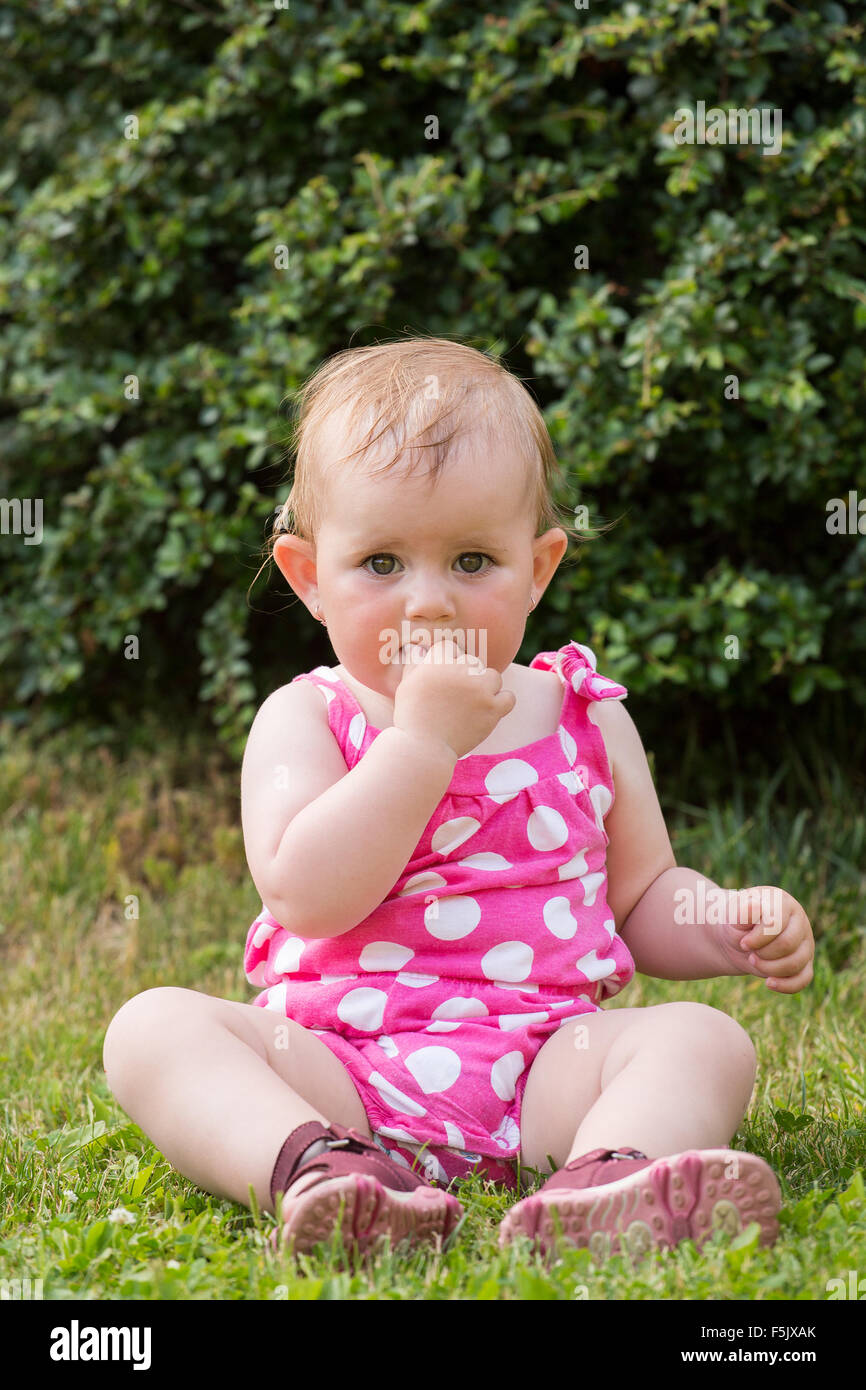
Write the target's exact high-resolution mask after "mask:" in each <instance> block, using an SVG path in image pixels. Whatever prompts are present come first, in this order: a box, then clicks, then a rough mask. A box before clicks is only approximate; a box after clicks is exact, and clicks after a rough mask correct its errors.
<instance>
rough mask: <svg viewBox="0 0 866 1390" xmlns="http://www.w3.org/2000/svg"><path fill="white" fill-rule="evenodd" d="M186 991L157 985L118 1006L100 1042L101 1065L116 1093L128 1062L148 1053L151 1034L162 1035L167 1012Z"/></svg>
mask: <svg viewBox="0 0 866 1390" xmlns="http://www.w3.org/2000/svg"><path fill="white" fill-rule="evenodd" d="M189 993H190V991H189V990H184V989H179V988H177V987H176V986H174V985H164V986H158V987H156V988H154V989H145V990H142V992H141V993H140V994H135V995H133V997H132V998H131V999H127V1001H126V1003H125V1004H122V1005H121V1007H120V1008H119V1009H118V1011H117V1013H116V1014H115V1015H114V1017H113V1018H112V1020H111V1022H110V1023H109V1025H108V1028H107V1029H106V1031H105V1037H104V1039H103V1042H102V1069H103V1071H104V1072H105V1074H106V1079H107V1081H108V1088H109V1090H110V1091H111V1092H112V1093H113V1094H114V1095H115V1096H116V1095H117V1090H118V1086H119V1085H121V1084H122V1080H123V1077H124V1076H125V1075H126V1074H127V1072H128V1070H129V1067H130V1065H131V1064H132V1063H134V1062H135V1060H136V1058H142V1057H143V1056H145V1055H146V1054H147V1053H148V1050H149V1049H150V1048H151V1045H152V1042H153V1040H154V1038H159V1037H160V1036H164V1033H165V1029H166V1026H167V1021H168V1015H169V1014H170V1013H171V1011H172V1010H173V1009H176V1008H177V1007H178V1005H179V1003H180V999H179V997H178V996H181V995H188V994H189ZM151 1055H152V1054H151Z"/></svg>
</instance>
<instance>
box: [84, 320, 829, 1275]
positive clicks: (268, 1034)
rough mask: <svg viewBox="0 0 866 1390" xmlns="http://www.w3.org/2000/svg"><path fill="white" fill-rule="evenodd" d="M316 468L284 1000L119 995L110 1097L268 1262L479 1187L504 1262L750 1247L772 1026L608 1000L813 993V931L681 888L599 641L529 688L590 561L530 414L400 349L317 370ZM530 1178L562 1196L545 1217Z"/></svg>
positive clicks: (310, 437)
mask: <svg viewBox="0 0 866 1390" xmlns="http://www.w3.org/2000/svg"><path fill="white" fill-rule="evenodd" d="M296 442H297V462H296V467H295V474H294V480H293V486H292V491H291V493H290V495H289V499H288V501H287V503H286V505H285V507H284V508H282V509H281V513H280V517H279V520H278V523H277V527H276V534H275V538H274V541H273V555H274V559H275V560H276V563H277V565H278V567H279V569H280V571H281V572H282V574H283V575H284V576H285V579H286V580H287V582H288V583H289V585H290V586H291V588H292V589H293V590H294V592H295V593H296V594H297V595H298V596H299V598H300V599H301V600H302V602H303V603H304V604H305V605H306V606H307V607H308V608H309V609H310V611H311V612H312V613H313V615H314V616H315V618H317V619H318V620H319V621H320V622H322V623H323V624H324V626H325V627H326V628H327V632H328V637H329V640H330V643H331V646H332V648H333V650H334V653H335V654H336V657H337V660H338V662H339V664H338V665H336V666H317V667H316V668H315V669H314V670H312V671H309V672H304V673H303V674H300V675H298V676H296V677H295V678H294V680H292V681H291V682H290V683H288V684H286V685H283V686H282V687H280V688H279V689H278V690H275V691H274V692H273V693H272V694H271V695H270V696H269V697H268V698H267V699H266V700H265V701H264V703H263V704H262V706H261V709H260V710H259V711H258V714H257V715H256V718H255V721H254V723H253V726H252V729H251V731H250V735H249V741H248V744H247V748H246V753H245V757H244V765H243V774H242V815H243V829H244V837H245V845H246V853H247V860H248V863H249V867H250V872H251V874H252V878H253V880H254V882H255V885H256V889H257V890H258V892H259V894H260V895H261V899H262V910H261V912H260V913H259V915H258V917H257V918H256V920H255V921H254V922H253V923H252V925H251V927H250V928H249V932H248V935H247V940H246V949H245V954H244V968H245V972H246V977H247V979H248V981H249V982H250V984H251V985H254V986H257V987H258V988H259V989H260V993H259V994H258V995H257V997H256V998H255V999H254V1000H253V1001H252V1003H248V1004H247V1003H239V1002H237V1001H234V1000H226V999H219V998H216V997H213V996H210V995H205V994H202V993H199V992H198V991H194V990H188V989H179V988H172V987H165V988H160V989H150V990H145V991H144V993H142V994H139V995H137V996H136V997H135V998H134V999H131V1000H130V1001H128V1002H127V1003H126V1004H125V1005H124V1006H123V1007H122V1008H121V1009H120V1011H119V1012H118V1013H117V1014H116V1016H115V1017H114V1019H113V1020H112V1022H111V1024H110V1026H109V1028H108V1031H107V1034H106V1038H105V1049H104V1065H105V1068H106V1072H107V1078H108V1084H109V1086H110V1087H111V1089H112V1091H113V1093H114V1095H115V1096H116V1097H117V1100H118V1102H119V1103H120V1105H121V1106H122V1107H123V1108H124V1110H126V1111H127V1112H128V1113H129V1114H130V1115H131V1116H132V1118H133V1119H134V1120H135V1122H136V1123H137V1124H139V1125H140V1126H141V1128H142V1129H143V1130H144V1131H145V1132H146V1133H147V1134H148V1135H149V1136H150V1138H151V1139H152V1140H153V1142H154V1143H155V1144H156V1145H157V1146H158V1148H159V1149H160V1150H161V1151H162V1152H163V1153H164V1154H165V1156H166V1157H167V1158H168V1160H169V1162H170V1163H172V1164H173V1165H174V1166H175V1167H176V1168H177V1169H178V1170H179V1171H180V1172H181V1173H183V1174H185V1175H186V1176H187V1177H189V1178H190V1179H191V1180H192V1181H193V1182H195V1183H197V1184H198V1185H200V1186H201V1187H203V1188H205V1189H206V1190H207V1191H209V1192H212V1193H214V1194H216V1195H218V1196H222V1197H228V1198H230V1199H232V1200H233V1201H236V1202H239V1203H244V1204H247V1205H253V1203H254V1202H255V1203H256V1204H257V1205H258V1207H259V1208H260V1209H263V1210H265V1211H267V1212H271V1213H274V1215H275V1216H276V1219H277V1222H276V1227H275V1230H274V1245H275V1248H280V1247H281V1246H282V1245H283V1244H284V1243H285V1244H286V1245H287V1247H288V1248H290V1249H294V1250H307V1249H310V1248H311V1247H312V1246H313V1245H314V1244H315V1243H316V1242H317V1241H322V1240H328V1239H329V1238H330V1237H331V1235H332V1234H333V1233H334V1231H335V1229H336V1228H337V1227H339V1228H340V1230H341V1232H342V1235H343V1237H344V1239H345V1242H346V1245H347V1246H348V1247H352V1248H355V1249H360V1250H362V1251H363V1250H367V1249H369V1248H372V1246H373V1245H374V1243H376V1242H377V1241H378V1240H379V1239H380V1238H381V1237H384V1236H390V1238H391V1240H392V1242H394V1243H396V1242H398V1241H401V1240H403V1239H408V1240H410V1241H413V1242H418V1241H430V1242H434V1243H437V1242H441V1241H443V1240H445V1239H448V1238H451V1237H452V1236H453V1234H454V1232H455V1230H456V1228H457V1227H458V1225H459V1224H460V1221H461V1218H462V1215H463V1208H462V1206H461V1204H460V1202H459V1201H458V1198H457V1196H456V1195H455V1193H454V1191H453V1188H454V1186H455V1185H458V1184H459V1180H460V1179H461V1178H465V1177H467V1176H468V1175H470V1174H471V1173H473V1172H476V1173H482V1174H484V1175H485V1176H486V1178H488V1179H489V1180H490V1181H492V1182H494V1183H498V1184H502V1185H504V1187H505V1188H506V1189H508V1190H509V1191H510V1192H511V1193H512V1194H513V1196H514V1198H515V1202H514V1205H513V1206H512V1207H511V1209H510V1210H509V1211H508V1213H507V1215H506V1216H505V1218H504V1220H503V1222H502V1225H501V1228H500V1232H499V1241H500V1244H501V1245H503V1246H504V1245H505V1244H507V1243H508V1242H509V1241H511V1240H513V1239H514V1237H515V1235H517V1234H522V1235H524V1236H528V1237H529V1238H530V1240H531V1241H532V1242H533V1243H534V1244H535V1246H536V1247H537V1248H538V1249H539V1250H541V1251H547V1250H552V1249H555V1248H556V1241H557V1240H558V1239H565V1240H567V1241H570V1242H572V1243H573V1244H576V1245H582V1246H589V1247H590V1248H591V1249H592V1250H594V1251H595V1252H597V1253H599V1254H601V1255H602V1256H604V1255H605V1254H607V1253H616V1252H618V1251H619V1250H620V1249H627V1250H629V1251H632V1252H636V1253H641V1252H643V1251H644V1250H647V1249H651V1248H653V1247H663V1246H673V1245H675V1244H676V1243H677V1242H678V1241H680V1240H683V1239H691V1240H693V1241H695V1243H696V1244H697V1245H698V1246H700V1245H701V1243H702V1242H703V1241H704V1240H705V1239H706V1237H707V1236H708V1235H711V1234H712V1233H713V1232H714V1231H716V1230H719V1229H721V1230H722V1231H724V1232H729V1233H732V1234H735V1233H736V1232H737V1231H739V1230H740V1229H742V1227H743V1226H744V1225H746V1224H748V1223H749V1222H752V1221H755V1222H757V1223H758V1224H759V1226H760V1230H761V1241H762V1243H764V1244H769V1243H771V1242H772V1241H773V1240H774V1239H775V1238H776V1235H777V1233H778V1221H777V1217H778V1212H779V1209H780V1205H781V1193H780V1188H779V1184H778V1181H777V1179H776V1176H775V1174H774V1173H773V1171H772V1169H771V1168H770V1167H769V1166H768V1164H767V1163H765V1162H764V1161H763V1160H762V1159H761V1158H759V1157H757V1156H756V1155H753V1154H749V1153H746V1152H742V1151H737V1150H734V1149H730V1148H729V1147H728V1144H729V1143H730V1140H731V1138H732V1136H733V1135H734V1133H735V1132H736V1130H737V1127H738V1125H739V1124H740V1122H741V1120H742V1118H743V1116H744V1114H745V1112H746V1109H747V1107H748V1104H749V1100H750V1097H751V1094H752V1088H753V1086H754V1082H755V1074H756V1060H755V1049H754V1047H753V1045H752V1042H751V1040H750V1039H749V1037H748V1035H747V1033H746V1032H745V1031H744V1030H743V1028H742V1027H741V1026H740V1025H739V1024H738V1023H737V1022H735V1021H734V1019H732V1018H730V1017H729V1016H728V1015H727V1014H725V1013H721V1012H720V1011H719V1010H717V1009H714V1008H710V1007H709V1006H707V1005H705V1004H700V1003H695V1002H683V1003H669V1004H661V1005H656V1006H655V1007H644V1008H620V1007H617V1008H614V1009H610V1008H608V1009H605V1007H604V1005H605V1003H606V1001H607V1000H608V999H610V998H611V997H612V996H613V995H615V994H617V993H618V992H619V991H620V990H622V989H623V988H624V987H625V986H627V985H628V983H629V981H630V980H631V978H632V976H633V975H634V972H635V970H638V971H641V972H642V973H644V974H647V975H654V976H657V977H660V978H662V979H670V980H705V979H710V978H712V977H714V976H717V975H756V976H758V977H760V978H762V979H764V980H765V982H766V985H768V986H769V987H771V988H774V989H776V990H778V991H780V992H782V993H789V994H790V993H794V992H796V991H797V990H800V989H802V988H803V987H804V986H805V985H807V984H808V983H809V982H810V980H811V979H812V958H813V954H814V942H813V938H812V932H811V928H810V924H809V921H808V918H807V916H806V914H805V912H804V911H803V908H802V907H801V906H800V904H799V903H798V902H796V901H795V900H794V899H793V898H792V897H791V896H790V894H788V893H786V892H784V891H783V890H781V889H778V888H774V887H771V886H758V887H755V888H743V889H741V890H739V891H737V890H730V891H726V892H724V893H723V891H722V890H721V889H719V888H717V886H716V885H714V884H711V883H709V881H708V880H706V879H704V878H703V877H702V876H701V875H700V874H698V873H697V872H696V871H695V870H693V869H689V868H685V867H682V866H678V865H677V864H676V861H675V859H674V855H673V852H672V849H671V844H670V840H669V838H668V832H667V830H666V828H665V822H664V819H663V817H662V813H661V809H660V807H659V802H658V799H657V796H656V792H655V789H654V786H653V780H652V777H651V774H650V770H649V767H648V764H647V759H646V755H645V753H644V749H643V746H642V743H641V740H640V737H639V735H638V732H637V730H636V728H635V725H634V724H633V722H632V720H631V718H630V716H629V714H628V713H627V711H626V709H625V707H624V705H623V704H622V699H623V698H624V697H625V695H626V693H627V692H626V690H625V689H624V687H623V686H622V685H619V684H617V683H616V682H614V681H612V680H609V679H606V678H605V677H603V676H602V675H600V674H599V673H598V672H597V670H596V659H595V656H594V654H593V652H592V651H591V649H590V648H589V647H588V646H586V645H583V644H582V643H581V642H577V641H570V642H568V643H566V644H565V645H564V646H563V647H561V648H560V649H559V650H558V651H547V652H541V653H539V654H538V655H537V656H535V658H534V659H533V660H532V661H531V662H530V664H529V665H528V666H522V665H519V664H517V663H516V662H515V660H514V658H515V656H516V654H517V652H518V650H519V648H520V646H521V643H522V642H523V639H524V631H525V627H526V620H527V616H528V614H529V613H530V612H532V610H533V609H534V608H535V607H536V605H537V604H538V602H539V600H540V598H541V596H542V595H543V594H544V592H545V590H546V589H547V586H548V584H550V582H551V580H552V579H553V576H554V574H555V571H556V569H557V567H558V566H559V564H560V561H561V560H562V558H563V556H564V554H565V551H566V549H567V547H568V534H567V533H566V530H565V529H563V527H562V526H561V525H559V524H558V515H557V510H556V507H555V504H554V503H553V501H552V484H553V482H554V480H555V477H556V470H557V463H556V458H555V455H554V451H553V447H552V444H551V442H550V438H549V436H548V433H547V430H546V427H545V425H544V421H543V418H542V416H541V413H540V411H539V409H538V407H537V406H536V404H535V402H534V401H533V399H532V397H531V396H530V394H529V392H528V391H527V390H526V389H525V387H524V386H523V385H522V383H521V382H520V381H519V380H518V379H517V378H516V377H515V376H513V375H512V374H510V373H508V372H507V371H506V370H505V369H504V368H502V367H501V366H500V365H499V364H498V363H496V362H495V361H494V360H493V359H492V358H490V357H488V356H486V355H484V354H482V353H480V352H477V351H476V350H474V349H473V348H470V347H467V346H464V345H462V344H460V343H456V342H452V341H450V340H447V339H439V338H415V339H408V340H402V341H399V342H395V343H390V344H384V345H377V346H374V347H368V348H359V349H353V350H349V351H347V352H343V353H339V354H337V356H336V357H334V358H331V359H329V360H328V361H327V362H326V363H324V364H323V365H322V366H321V367H320V368H319V370H318V371H317V372H316V373H315V374H314V375H313V377H312V378H311V379H310V380H309V381H308V382H307V383H306V385H305V387H304V388H303V391H302V393H301V400H300V411H299V418H298V431H297V441H296ZM467 561H468V562H469V563H468V564H467V563H466V562H467ZM719 902H721V903H722V905H723V907H722V910H719V907H718V904H719ZM708 904H710V905H711V906H710V909H709V910H707V905H708ZM695 907H696V909H697V910H695ZM527 1169H528V1170H530V1172H531V1173H532V1174H533V1175H534V1177H535V1179H536V1181H537V1180H538V1179H539V1178H543V1179H546V1180H544V1181H542V1182H541V1183H540V1185H538V1186H537V1188H536V1190H534V1191H532V1192H531V1193H529V1194H528V1195H522V1191H521V1185H520V1177H521V1171H522V1170H527Z"/></svg>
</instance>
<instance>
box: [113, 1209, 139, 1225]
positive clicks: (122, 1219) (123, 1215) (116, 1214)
mask: <svg viewBox="0 0 866 1390" xmlns="http://www.w3.org/2000/svg"><path fill="white" fill-rule="evenodd" d="M108 1219H109V1221H114V1222H115V1223H116V1224H117V1225H119V1226H132V1225H134V1224H135V1212H132V1211H127V1209H126V1207H115V1208H114V1211H110V1212H109V1213H108Z"/></svg>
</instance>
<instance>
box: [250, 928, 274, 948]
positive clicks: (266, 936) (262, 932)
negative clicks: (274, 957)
mask: <svg viewBox="0 0 866 1390" xmlns="http://www.w3.org/2000/svg"><path fill="white" fill-rule="evenodd" d="M276 930H277V929H276V927H275V926H274V923H273V922H260V923H259V925H258V927H257V928H256V934H255V936H254V937H253V945H254V946H264V944H265V942H266V941H270V939H271V937H272V936H273V934H274V932H275V931H276Z"/></svg>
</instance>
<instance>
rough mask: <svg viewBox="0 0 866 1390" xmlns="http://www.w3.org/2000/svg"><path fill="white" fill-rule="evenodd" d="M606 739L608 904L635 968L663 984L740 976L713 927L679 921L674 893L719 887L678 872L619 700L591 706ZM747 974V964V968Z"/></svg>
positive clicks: (640, 751)
mask: <svg viewBox="0 0 866 1390" xmlns="http://www.w3.org/2000/svg"><path fill="white" fill-rule="evenodd" d="M590 708H591V710H592V715H593V719H594V722H595V723H597V724H598V726H599V728H600V729H601V732H602V735H603V737H604V741H605V745H606V748H607V752H608V759H609V761H610V763H611V768H612V772H613V781H614V802H613V806H612V807H611V809H610V811H609V812H608V814H607V816H606V818H605V823H604V824H605V830H606V831H607V835H608V839H609V841H610V843H609V845H608V849H607V865H606V867H607V875H608V893H607V900H608V903H609V905H610V908H611V911H612V912H613V917H614V921H615V922H616V924H617V932H618V933H619V935H620V937H621V938H622V940H623V941H624V942H625V944H626V945H627V946H628V948H629V950H630V952H631V954H632V958H633V959H634V963H635V968H636V969H637V970H638V971H639V972H640V974H642V975H652V976H655V977H656V978H657V979H661V980H709V979H712V978H714V977H715V976H717V975H744V974H749V973H750V971H749V970H748V969H747V968H744V969H741V970H738V969H736V968H735V966H734V964H733V963H732V962H731V959H730V958H729V956H728V955H727V954H726V953H725V952H724V951H723V949H722V946H721V944H720V941H719V932H718V930H717V928H716V927H715V925H697V924H694V925H688V924H685V923H682V922H678V921H677V920H676V917H675V913H676V911H677V905H678V900H677V898H676V897H675V894H677V893H678V891H679V890H681V889H684V888H685V889H688V890H689V892H690V893H691V894H692V895H693V896H692V901H695V900H698V890H697V885H698V881H699V880H702V881H703V884H704V892H705V894H706V895H709V894H711V892H712V891H713V890H715V892H719V891H721V890H719V888H718V885H717V884H714V883H712V882H711V880H709V879H707V878H706V877H705V875H703V874H699V873H697V872H696V871H695V870H694V869H688V868H686V867H685V866H681V865H678V864H677V862H676V859H675V857H674V852H673V849H672V848H671V842H670V838H669V836H668V832H667V828H666V826H665V822H664V817H663V815H662V811H661V807H660V806H659V801H658V796H657V795H656V790H655V787H654V786H653V780H652V774H651V772H650V769H649V764H648V762H647V758H646V753H645V752H644V748H643V744H642V743H641V739H640V735H639V734H638V731H637V729H636V728H635V725H634V722H633V720H632V718H631V715H630V714H629V712H628V710H627V709H626V708H625V706H624V705H623V704H621V703H620V701H619V700H605V701H603V702H601V701H600V702H598V703H597V704H594V705H592V706H590ZM743 964H744V967H745V964H746V963H745V961H744V962H743Z"/></svg>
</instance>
